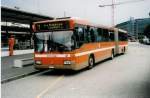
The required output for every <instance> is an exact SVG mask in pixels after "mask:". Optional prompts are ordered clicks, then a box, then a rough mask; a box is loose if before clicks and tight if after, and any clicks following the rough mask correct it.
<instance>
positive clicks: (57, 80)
mask: <svg viewBox="0 0 150 98" xmlns="http://www.w3.org/2000/svg"><path fill="white" fill-rule="evenodd" d="M63 78H64V75H61V76H60V77H58V78H57V79H56V80H55V81H54V82H51V83H50V84H49V85H48V86H47V88H45V89H44V90H43V91H42V92H41V93H40V94H39V95H37V97H36V98H41V96H43V95H44V94H45V93H46V92H47V91H48V90H49V89H50V88H52V87H54V86H55V85H56V84H57V83H58V82H59V81H61V80H62V79H63Z"/></svg>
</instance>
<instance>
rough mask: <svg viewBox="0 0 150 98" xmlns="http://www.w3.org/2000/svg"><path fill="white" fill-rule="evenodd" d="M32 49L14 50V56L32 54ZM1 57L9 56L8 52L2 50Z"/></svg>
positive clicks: (5, 49)
mask: <svg viewBox="0 0 150 98" xmlns="http://www.w3.org/2000/svg"><path fill="white" fill-rule="evenodd" d="M33 52H34V49H28V50H14V55H21V54H28V53H33ZM1 53H2V54H1V56H2V57H5V56H9V51H8V49H7V48H3V49H2V51H1Z"/></svg>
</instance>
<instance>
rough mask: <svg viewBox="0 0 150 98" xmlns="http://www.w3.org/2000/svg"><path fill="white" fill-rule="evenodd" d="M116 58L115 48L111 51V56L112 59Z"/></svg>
mask: <svg viewBox="0 0 150 98" xmlns="http://www.w3.org/2000/svg"><path fill="white" fill-rule="evenodd" d="M113 58H114V50H112V51H111V57H110V59H111V60H112V59H113Z"/></svg>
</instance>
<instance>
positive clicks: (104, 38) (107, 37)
mask: <svg viewBox="0 0 150 98" xmlns="http://www.w3.org/2000/svg"><path fill="white" fill-rule="evenodd" d="M103 41H109V32H108V30H107V29H103Z"/></svg>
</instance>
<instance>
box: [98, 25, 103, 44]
mask: <svg viewBox="0 0 150 98" xmlns="http://www.w3.org/2000/svg"><path fill="white" fill-rule="evenodd" d="M97 33H98V35H97V42H101V41H102V34H103V32H102V29H101V28H97Z"/></svg>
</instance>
